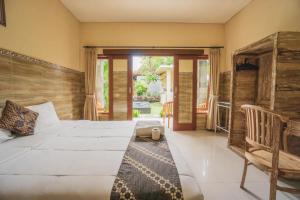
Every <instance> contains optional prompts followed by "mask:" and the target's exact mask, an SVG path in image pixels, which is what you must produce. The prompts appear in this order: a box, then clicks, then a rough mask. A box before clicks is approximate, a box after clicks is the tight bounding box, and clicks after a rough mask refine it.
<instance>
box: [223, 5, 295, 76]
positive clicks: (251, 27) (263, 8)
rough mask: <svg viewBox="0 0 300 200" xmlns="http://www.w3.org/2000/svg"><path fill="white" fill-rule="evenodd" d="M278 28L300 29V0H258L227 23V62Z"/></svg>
mask: <svg viewBox="0 0 300 200" xmlns="http://www.w3.org/2000/svg"><path fill="white" fill-rule="evenodd" d="M277 31H300V0H254V1H253V2H251V3H250V4H249V5H248V6H247V7H245V8H244V9H243V10H242V11H240V12H239V13H238V14H237V15H235V16H234V17H232V18H231V19H230V20H229V21H228V22H227V23H226V24H225V37H226V44H225V46H226V65H225V68H222V69H221V71H228V70H231V69H232V64H231V55H232V53H233V52H234V51H235V50H236V49H239V48H242V47H244V46H246V45H248V44H251V43H252V42H255V41H257V40H260V39H262V38H264V37H266V36H268V35H270V34H272V33H275V32H277Z"/></svg>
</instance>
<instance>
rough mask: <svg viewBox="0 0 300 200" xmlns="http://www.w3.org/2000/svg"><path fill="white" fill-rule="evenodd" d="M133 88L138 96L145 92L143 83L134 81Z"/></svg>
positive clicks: (145, 87) (145, 86) (145, 88)
mask: <svg viewBox="0 0 300 200" xmlns="http://www.w3.org/2000/svg"><path fill="white" fill-rule="evenodd" d="M134 87H135V91H136V94H137V95H138V96H143V95H145V94H146V92H147V84H146V83H145V81H142V80H140V81H136V82H135V85H134Z"/></svg>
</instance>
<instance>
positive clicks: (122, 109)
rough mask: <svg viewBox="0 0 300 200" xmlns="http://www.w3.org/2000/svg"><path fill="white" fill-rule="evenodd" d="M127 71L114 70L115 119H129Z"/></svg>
mask: <svg viewBox="0 0 300 200" xmlns="http://www.w3.org/2000/svg"><path fill="white" fill-rule="evenodd" d="M127 79H128V78H127V71H114V72H113V119H114V120H127Z"/></svg>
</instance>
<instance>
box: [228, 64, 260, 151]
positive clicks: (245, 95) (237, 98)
mask: <svg viewBox="0 0 300 200" xmlns="http://www.w3.org/2000/svg"><path fill="white" fill-rule="evenodd" d="M233 76H235V77H234V79H233V83H232V86H231V90H232V96H231V105H232V107H231V116H230V136H229V140H230V141H229V142H230V144H233V145H236V146H242V145H243V141H244V134H245V116H244V114H243V113H242V112H241V105H243V104H254V102H255V99H256V93H257V86H256V84H257V71H256V70H242V71H234V73H233Z"/></svg>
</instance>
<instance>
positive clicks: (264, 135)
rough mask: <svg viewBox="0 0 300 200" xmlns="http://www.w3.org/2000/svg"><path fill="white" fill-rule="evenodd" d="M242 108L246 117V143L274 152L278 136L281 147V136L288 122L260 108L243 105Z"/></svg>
mask: <svg viewBox="0 0 300 200" xmlns="http://www.w3.org/2000/svg"><path fill="white" fill-rule="evenodd" d="M241 108H242V110H243V111H245V115H246V127H247V133H246V142H247V143H249V144H250V145H251V146H253V147H255V148H259V149H263V150H266V151H269V152H272V151H273V149H272V148H273V145H274V141H273V140H274V139H275V138H274V137H275V136H276V141H278V144H277V145H279V140H280V134H281V133H282V132H283V128H284V124H285V123H286V121H287V120H286V119H285V118H284V117H282V116H281V115H279V114H277V113H275V112H273V111H270V110H268V109H265V108H262V107H259V106H254V105H242V106H241Z"/></svg>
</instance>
